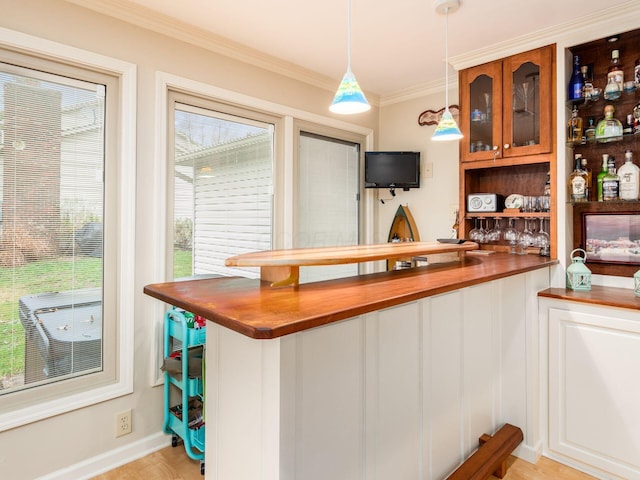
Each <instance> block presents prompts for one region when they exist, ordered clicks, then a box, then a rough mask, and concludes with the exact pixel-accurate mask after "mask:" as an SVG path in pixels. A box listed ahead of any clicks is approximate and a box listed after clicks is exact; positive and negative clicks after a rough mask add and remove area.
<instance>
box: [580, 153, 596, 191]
mask: <svg viewBox="0 0 640 480" xmlns="http://www.w3.org/2000/svg"><path fill="white" fill-rule="evenodd" d="M580 162H581V166H580V168H582V171H583V172H584V173H585V176H586V184H585V187H584V196H585V200H586V201H587V202H588V201H589V200H591V185H593V183H592V182H593V174H592V173H591V169H590V168H589V162H588V161H587V159H586V158H584V157H582V158H581V159H580Z"/></svg>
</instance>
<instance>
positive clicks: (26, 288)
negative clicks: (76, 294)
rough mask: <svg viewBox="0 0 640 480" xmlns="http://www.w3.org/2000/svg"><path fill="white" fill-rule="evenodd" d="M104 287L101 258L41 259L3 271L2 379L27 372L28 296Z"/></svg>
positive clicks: (0, 311) (0, 314) (0, 303)
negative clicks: (21, 312) (23, 314)
mask: <svg viewBox="0 0 640 480" xmlns="http://www.w3.org/2000/svg"><path fill="white" fill-rule="evenodd" d="M100 285H102V259H101V258H79V259H78V258H76V259H75V260H74V261H71V260H70V259H68V258H58V259H54V260H51V259H49V260H40V261H35V262H31V263H28V264H27V265H24V266H22V267H17V268H15V269H12V268H0V378H2V377H5V376H13V375H16V374H20V373H23V372H24V329H23V328H22V324H21V323H20V318H19V317H18V301H19V299H20V297H22V296H24V295H35V294H38V293H45V292H61V291H65V290H78V289H82V288H89V287H99V286H100Z"/></svg>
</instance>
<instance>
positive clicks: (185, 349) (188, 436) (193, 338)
mask: <svg viewBox="0 0 640 480" xmlns="http://www.w3.org/2000/svg"><path fill="white" fill-rule="evenodd" d="M196 326H197V325H196V324H195V322H194V317H193V314H191V313H189V312H185V311H184V310H182V309H179V308H176V307H173V308H171V309H169V310H168V311H167V312H166V314H165V317H164V356H165V368H164V370H165V371H164V427H163V428H164V431H165V433H168V434H171V445H172V446H173V447H176V446H177V445H178V443H179V442H180V440H182V442H183V443H184V448H185V450H186V452H187V455H189V457H191V458H193V459H194V460H200V473H201V474H202V475H204V434H205V425H204V384H203V375H202V372H203V370H204V368H203V367H204V366H203V365H202V361H203V358H204V356H203V353H204V344H205V341H206V329H205V327H201V328H195V327H196ZM198 347H200V348H198ZM168 360H170V361H171V365H172V366H173V368H167V364H168ZM198 362H200V365H198ZM194 365H195V366H196V367H197V366H200V367H201V368H200V370H199V375H197V376H196V375H194V372H193V371H192V372H191V375H190V373H189V370H190V369H191V370H193V369H194ZM176 366H177V367H176ZM196 370H197V368H196ZM175 389H177V390H178V392H179V394H180V395H179V396H180V401H179V402H178V403H175V397H176V395H175V393H174V395H173V398H174V404H173V405H172V404H171V396H172V395H171V392H172V390H175ZM185 412H187V414H186V415H185Z"/></svg>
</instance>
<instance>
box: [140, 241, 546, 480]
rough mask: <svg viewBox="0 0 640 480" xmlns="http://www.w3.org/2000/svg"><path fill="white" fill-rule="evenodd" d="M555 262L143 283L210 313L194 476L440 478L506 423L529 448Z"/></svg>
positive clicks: (467, 258)
mask: <svg viewBox="0 0 640 480" xmlns="http://www.w3.org/2000/svg"><path fill="white" fill-rule="evenodd" d="M556 263H557V261H556V260H553V259H549V258H545V257H539V256H535V255H509V254H504V253H496V254H492V255H486V256H485V255H475V254H469V253H467V254H464V253H463V254H461V255H460V259H459V261H452V262H447V263H440V264H432V265H428V266H425V267H419V268H413V269H408V270H398V271H389V272H381V273H374V274H369V275H360V276H356V277H350V278H343V279H338V280H330V281H323V282H318V283H308V284H301V285H298V286H295V287H291V286H290V287H279V288H273V287H271V286H270V284H269V283H267V282H261V281H260V280H251V279H246V278H238V277H227V278H211V279H201V280H188V281H178V282H168V283H158V284H153V285H148V286H146V287H145V288H144V291H145V293H147V294H148V295H151V296H152V297H154V298H157V299H159V300H162V301H163V302H166V303H168V304H170V305H174V306H178V307H181V308H184V309H186V310H189V311H192V312H193V313H194V314H197V315H201V316H203V317H205V318H207V319H208V320H210V322H209V323H208V324H207V345H206V355H205V357H206V378H205V404H206V452H205V456H206V458H205V461H206V466H207V467H206V478H208V479H211V478H212V479H215V480H245V479H246V480H255V479H256V478H260V479H261V480H285V479H304V480H326V479H327V478H335V479H341V480H342V479H344V480H350V479H355V478H361V479H362V478H367V479H374V478H403V479H404V478H406V479H410V478H416V479H417V478H424V479H433V480H436V479H441V478H444V477H445V476H446V475H447V474H448V473H450V472H452V471H453V470H455V468H456V467H457V466H458V465H459V464H460V463H461V462H462V461H463V460H464V459H465V458H467V457H468V456H469V455H470V454H471V453H472V452H473V451H474V450H475V449H476V448H477V446H478V444H477V439H478V438H479V437H480V436H481V435H482V434H484V433H492V432H495V431H497V430H498V429H499V428H500V427H501V426H502V425H504V424H505V423H510V424H512V425H516V426H518V427H520V428H521V429H522V431H523V433H524V441H523V442H522V444H521V445H520V446H519V447H518V448H517V449H516V451H515V452H514V454H515V455H516V456H519V457H521V458H524V459H526V460H528V461H531V462H535V461H536V460H537V458H539V456H540V454H541V448H542V447H541V445H542V444H541V440H540V429H539V422H540V416H539V415H540V412H539V411H540V409H539V401H538V400H537V398H538V394H537V393H536V392H537V391H538V390H539V386H538V384H539V367H538V364H539V362H538V355H539V353H538V350H539V338H538V333H537V332H538V328H537V321H538V312H537V292H538V291H540V290H543V289H545V288H548V287H549V284H550V275H551V270H550V268H551V267H552V266H553V265H555V264H556ZM310 268H313V267H310Z"/></svg>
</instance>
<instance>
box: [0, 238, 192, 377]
mask: <svg viewBox="0 0 640 480" xmlns="http://www.w3.org/2000/svg"><path fill="white" fill-rule="evenodd" d="M191 256H192V255H191V251H186V250H176V251H175V255H174V271H175V277H176V278H178V277H183V276H189V275H191V274H192V270H191V268H192V267H191ZM101 285H102V259H101V258H79V259H78V258H76V259H75V260H74V261H71V260H70V259H67V258H58V259H55V260H40V261H35V262H31V263H29V264H27V265H25V266H23V267H18V268H16V269H15V270H14V269H11V268H0V379H2V378H4V377H7V378H8V377H12V376H15V375H18V374H22V373H24V329H23V327H22V324H21V323H20V318H19V317H18V301H19V299H20V297H22V296H24V295H35V294H38V293H45V292H62V291H66V290H79V289H83V288H90V287H99V286H101Z"/></svg>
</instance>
